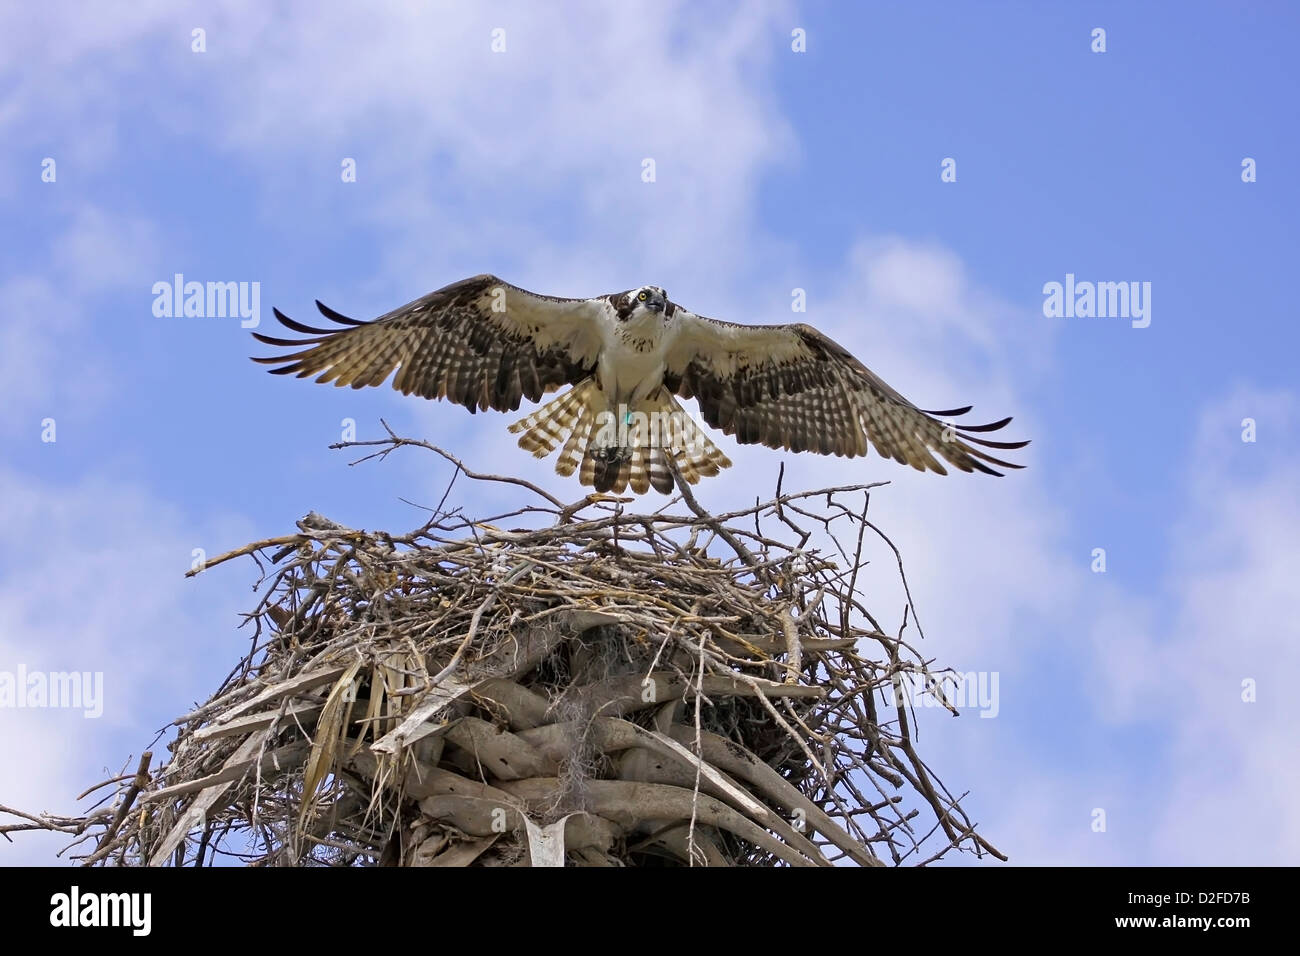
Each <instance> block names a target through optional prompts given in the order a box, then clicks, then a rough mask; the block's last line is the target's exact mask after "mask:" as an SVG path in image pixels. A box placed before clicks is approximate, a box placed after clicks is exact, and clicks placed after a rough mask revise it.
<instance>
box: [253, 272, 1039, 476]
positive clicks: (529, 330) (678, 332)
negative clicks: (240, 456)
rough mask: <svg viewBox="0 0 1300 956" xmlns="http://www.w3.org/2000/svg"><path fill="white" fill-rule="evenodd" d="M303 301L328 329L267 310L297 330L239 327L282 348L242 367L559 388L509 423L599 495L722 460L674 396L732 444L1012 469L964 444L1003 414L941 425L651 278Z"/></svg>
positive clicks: (534, 397) (425, 392)
mask: <svg viewBox="0 0 1300 956" xmlns="http://www.w3.org/2000/svg"><path fill="white" fill-rule="evenodd" d="M316 306H317V308H319V309H320V311H321V314H322V315H324V316H325V317H326V318H327V319H329V320H331V321H332V322H333V323H335V327H334V328H329V329H320V328H314V327H312V326H309V325H304V324H302V323H300V322H296V321H294V320H293V319H291V318H289V317H288V316H286V315H284V314H283V313H282V312H280V310H279V309H276V310H275V316H276V318H277V319H279V320H280V322H281V324H283V325H284V326H286V327H287V328H289V329H291V330H293V331H294V332H298V333H301V334H302V335H304V336H306V337H305V338H300V339H281V338H273V337H271V336H269V335H262V334H260V333H257V332H254V333H253V335H254V336H255V337H256V338H257V339H258V341H260V342H263V343H265V344H267V345H273V346H278V347H284V348H289V349H293V351H292V352H289V353H287V354H280V355H275V356H268V357H259V358H254V360H253V361H255V362H263V363H266V364H270V365H276V366H278V367H277V368H273V369H271V371H272V372H273V373H276V374H280V375H296V376H297V377H298V378H303V377H306V376H309V375H316V376H317V378H316V381H317V382H326V383H327V382H333V383H334V384H335V385H336V386H343V385H351V386H352V387H353V388H361V387H362V386H365V385H382V384H383V383H384V381H386V380H387V378H388V377H389V375H391V374H392V373H393V372H394V371H396V373H397V374H396V376H395V377H394V378H393V387H394V388H396V389H397V390H398V391H400V392H402V393H403V394H406V395H412V394H414V395H420V396H422V397H424V398H446V399H449V400H451V401H453V402H455V403H457V404H458V405H464V406H465V407H466V408H468V409H469V410H470V411H471V412H475V411H486V410H487V409H489V408H490V409H495V410H497V411H515V410H517V409H518V408H519V404H520V401H521V399H524V398H526V399H528V400H529V401H530V402H538V401H540V400H541V399H542V397H543V396H544V395H546V394H547V393H549V392H553V391H555V390H557V389H559V388H561V387H562V386H565V385H570V386H572V388H570V389H569V390H568V391H566V392H565V393H564V394H562V395H560V396H558V397H557V398H555V399H553V400H551V401H550V402H548V403H547V404H545V405H543V406H541V407H540V408H537V409H535V410H534V411H533V412H531V413H530V414H529V415H527V416H525V417H524V418H522V419H520V420H519V421H517V422H515V423H514V424H512V425H511V426H510V431H512V432H516V433H522V434H521V435H520V438H519V444H520V446H521V447H522V448H524V449H526V450H528V451H531V452H532V453H533V454H534V455H536V456H537V457H538V458H545V457H546V456H547V455H549V454H551V453H552V452H553V451H555V449H556V448H557V447H559V448H561V451H560V456H559V459H558V461H557V463H556V466H555V470H556V471H557V472H559V473H560V474H561V475H571V474H573V473H574V472H575V471H577V472H578V476H579V480H580V481H581V482H582V484H584V485H588V486H591V487H593V488H595V490H596V491H599V492H614V493H621V492H622V491H623V490H624V489H625V488H627V487H629V486H630V487H631V489H632V490H633V491H634V492H636V493H637V494H642V493H644V492H646V491H647V490H649V489H650V488H652V487H653V488H654V489H656V490H657V491H660V492H663V493H668V492H670V491H671V490H672V487H673V478H672V473H671V470H670V468H669V464H668V462H669V458H671V459H672V460H673V461H674V462H675V463H676V465H677V467H678V469H679V470H680V472H681V474H682V477H683V478H685V479H686V480H687V481H689V482H691V483H692V484H694V483H695V482H697V481H699V479H700V478H701V477H709V476H712V475H716V474H718V473H719V471H721V470H722V469H723V468H726V467H728V466H729V465H730V464H731V462H730V461H729V460H728V459H727V456H726V455H724V454H723V453H722V452H721V451H720V450H718V448H717V447H715V446H714V444H713V442H711V441H709V439H708V436H707V435H705V434H704V432H703V431H702V430H701V429H700V427H699V426H698V425H697V424H696V423H695V422H694V420H693V419H692V418H691V417H690V415H689V414H687V412H686V410H685V409H684V408H683V407H682V405H681V404H680V403H679V402H678V399H690V398H694V399H696V400H697V401H698V402H699V410H700V417H701V418H703V420H704V421H705V422H707V423H708V424H709V425H710V426H712V427H714V428H718V429H721V431H722V432H723V433H724V434H727V435H732V436H734V437H735V439H736V441H738V442H740V443H741V444H744V445H752V444H763V445H766V446H768V447H769V448H784V449H787V450H789V451H796V452H798V451H812V452H816V453H818V454H821V455H842V456H848V457H854V456H857V455H865V454H866V453H867V446H868V443H870V444H871V445H872V446H874V447H875V449H876V451H877V453H878V454H880V455H881V456H882V457H884V458H892V459H894V460H895V461H898V462H901V463H903V464H907V465H911V466H912V467H913V468H916V469H918V470H920V471H925V470H927V469H928V470H930V471H935V472H938V473H939V474H941V475H943V474H947V471H946V469H945V468H944V465H943V462H947V463H948V464H949V465H952V466H954V467H956V468H958V469H960V470H961V471H967V472H969V471H980V472H984V473H986V474H990V475H1001V474H1002V473H1001V472H999V471H996V470H995V469H994V468H992V467H990V466H991V465H996V466H999V467H1002V468H1020V467H1023V466H1021V465H1016V464H1012V463H1011V462H1008V461H1002V460H1001V459H998V458H994V457H993V456H992V455H990V454H988V453H987V452H985V451H982V450H981V448H991V449H997V450H1004V449H1006V450H1009V449H1015V448H1022V447H1024V446H1025V445H1027V444H1028V442H1024V441H1021V442H1001V441H991V440H989V439H987V438H982V437H977V436H978V435H982V434H985V433H988V432H993V431H997V430H998V429H1000V428H1002V427H1003V426H1005V425H1006V424H1007V423H1008V422H1009V421H1011V419H1010V418H1004V419H1002V420H1001V421H996V422H991V423H989V424H987V425H970V424H967V425H957V424H950V423H947V422H945V421H943V420H942V419H945V418H953V417H957V416H961V415H965V414H966V413H967V412H969V411H970V407H969V406H967V407H965V408H953V409H948V410H946V411H923V410H921V409H919V408H917V407H916V406H915V405H913V404H912V403H911V402H909V401H908V400H907V399H905V398H904V397H903V396H902V395H900V394H899V393H898V392H896V391H894V389H892V388H890V387H889V386H888V385H886V384H885V382H884V381H883V380H881V379H880V378H879V377H878V376H877V375H876V374H875V373H873V372H872V371H871V370H870V369H868V368H867V367H866V366H865V365H863V364H862V363H861V362H859V361H858V360H857V359H856V358H854V357H853V356H852V355H850V354H849V353H848V351H846V350H845V349H844V348H843V347H841V346H840V345H839V344H837V343H836V342H833V341H831V340H830V339H829V338H827V337H826V336H825V335H823V334H822V333H820V332H818V331H817V330H816V329H814V328H812V327H811V326H809V325H802V324H793V325H738V324H736V323H733V322H723V321H720V320H718V319H710V318H706V317H705V316H702V315H696V314H695V313H693V312H690V311H688V310H686V309H684V308H682V307H681V306H679V305H677V304H676V303H675V302H673V301H671V300H670V299H669V298H668V296H667V294H666V293H665V292H664V290H663V289H661V288H659V287H658V286H642V287H640V288H639V289H632V290H630V291H627V292H617V293H612V294H610V295H602V296H597V297H595V298H591V299H563V298H558V297H555V296H549V295H538V294H537V293H535V292H529V291H527V290H526V289H521V288H519V287H517V286H513V285H511V284H510V283H508V282H504V281H502V280H501V279H498V278H497V277H496V276H492V275H480V276H475V277H474V278H472V279H465V280H463V281H461V282H456V283H453V284H452V285H449V286H446V287H445V288H442V289H438V290H437V291H436V292H430V293H429V294H428V295H426V296H424V297H423V298H420V299H416V300H415V301H414V302H410V303H408V304H406V305H404V306H402V307H401V308H399V309H395V310H394V311H392V312H389V313H388V314H387V315H382V316H380V317H379V318H377V319H375V320H374V321H372V322H362V321H358V320H357V319H350V318H348V317H347V316H344V315H340V314H339V313H338V312H335V311H334V310H333V309H331V308H329V307H328V306H325V305H322V304H321V303H320V302H319V301H318V302H317V303H316ZM976 446H978V447H976Z"/></svg>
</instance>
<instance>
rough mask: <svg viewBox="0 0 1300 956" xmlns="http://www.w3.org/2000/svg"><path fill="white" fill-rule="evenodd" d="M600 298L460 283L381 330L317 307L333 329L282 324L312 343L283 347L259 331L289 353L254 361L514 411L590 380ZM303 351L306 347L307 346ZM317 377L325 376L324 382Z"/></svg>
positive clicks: (411, 306) (489, 279)
mask: <svg viewBox="0 0 1300 956" xmlns="http://www.w3.org/2000/svg"><path fill="white" fill-rule="evenodd" d="M603 301H604V300H600V299H560V298H554V297H552V296H547V295H537V294H536V293H534V292H529V291H527V290H526V289H520V288H519V287H518V286H513V285H511V284H510V283H508V282H503V281H502V280H500V279H498V278H497V277H496V276H492V275H481V276H475V277H474V278H472V279H465V280H463V281H461V282H456V283H453V284H452V285H449V286H446V287H445V288H442V289H439V290H437V291H436V292H430V293H429V294H428V295H426V296H424V297H423V298H421V299H416V300H415V301H414V302H410V303H407V304H406V305H404V306H402V307H401V308H400V309H395V310H394V311H392V312H389V313H388V314H387V315H382V316H380V317H379V318H377V319H375V320H374V321H373V322H360V321H358V320H356V319H350V318H348V317H347V316H344V315H340V314H339V313H337V312H335V311H334V310H333V309H331V308H329V307H328V306H325V305H322V304H321V303H320V302H317V303H316V307H317V308H318V309H320V311H321V314H322V315H324V316H325V317H326V318H327V319H330V320H332V321H333V322H334V323H336V326H337V327H335V328H331V329H318V328H313V327H312V326H310V325H303V324H302V323H301V322H295V321H294V320H293V319H291V318H289V317H288V316H287V315H285V314H283V313H282V312H281V311H280V310H279V309H276V310H275V317H276V318H277V319H279V320H280V324H281V325H284V326H285V327H286V328H289V329H292V330H293V331H294V332H300V333H303V334H304V335H306V336H308V337H307V338H302V339H278V338H272V337H271V336H269V335H262V334H260V333H257V332H254V333H253V337H254V338H256V339H257V340H258V341H259V342H264V343H266V344H267V345H275V346H281V347H284V348H291V349H294V350H295V351H292V352H290V353H288V354H281V355H274V356H268V357H264V358H254V359H253V361H254V362H262V363H264V364H267V365H278V366H279V367H278V368H273V369H271V372H272V373H274V374H276V375H296V376H297V377H298V378H305V377H306V376H308V375H317V378H316V381H317V382H333V383H334V384H335V385H336V386H343V385H351V386H352V387H353V388H361V387H363V386H365V385H382V384H383V383H384V381H385V380H386V379H387V378H388V376H389V375H390V374H392V373H393V372H394V371H395V370H396V372H397V375H396V376H395V377H394V378H393V387H394V388H395V389H397V390H398V391H399V392H402V393H403V394H406V395H420V396H422V397H424V398H447V399H450V400H451V401H453V402H456V403H457V404H458V405H464V406H465V407H466V408H468V409H469V410H470V411H471V412H473V411H481V410H486V409H489V408H492V409H496V410H497V411H514V410H515V409H517V408H518V407H519V402H520V399H521V398H527V399H528V400H529V401H534V402H535V401H537V400H538V399H540V398H541V397H542V395H544V394H545V393H547V392H550V391H554V390H555V389H557V388H559V387H560V386H561V385H565V384H569V383H573V382H578V381H581V380H582V379H584V378H586V377H587V376H588V375H589V374H591V372H592V370H593V369H594V368H595V365H596V359H597V355H598V352H599V350H600V341H601V339H600V327H601V322H602V321H603V319H602V317H601V303H602V302H603ZM303 346H306V347H305V348H304V347H303ZM317 373H319V374H317Z"/></svg>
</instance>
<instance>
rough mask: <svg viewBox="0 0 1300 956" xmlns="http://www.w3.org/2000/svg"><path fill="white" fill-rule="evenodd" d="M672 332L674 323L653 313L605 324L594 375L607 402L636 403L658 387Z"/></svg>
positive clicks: (662, 375) (613, 319)
mask: <svg viewBox="0 0 1300 956" xmlns="http://www.w3.org/2000/svg"><path fill="white" fill-rule="evenodd" d="M675 331H676V329H675V323H672V322H669V323H665V322H664V320H663V318H662V317H661V316H658V315H655V314H653V313H646V315H645V316H644V317H642V318H640V319H632V320H630V321H628V322H619V321H618V319H616V318H611V319H610V320H609V322H607V323H606V325H605V336H604V338H605V347H604V348H603V349H602V351H601V355H600V364H599V367H598V369H597V376H598V378H599V381H600V388H601V391H603V392H604V393H605V395H606V396H607V397H608V398H609V400H610V401H611V402H613V403H619V402H627V403H631V402H636V401H640V400H641V399H643V398H645V397H646V396H647V395H648V394H650V393H651V392H653V391H654V390H655V389H656V388H658V387H659V385H660V384H661V383H662V382H663V378H664V367H665V365H664V358H665V356H666V355H667V354H668V346H669V344H670V343H671V341H672V338H673V333H674V332H675Z"/></svg>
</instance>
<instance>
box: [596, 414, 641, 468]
mask: <svg viewBox="0 0 1300 956" xmlns="http://www.w3.org/2000/svg"><path fill="white" fill-rule="evenodd" d="M596 422H597V427H598V429H599V430H598V432H597V440H596V441H595V442H593V443H592V444H591V446H589V447H588V451H589V453H590V455H591V457H592V458H594V459H596V461H600V462H606V463H609V464H613V465H617V464H622V463H623V462H625V461H631V460H632V453H633V447H632V442H631V439H630V435H631V433H632V430H633V422H634V419H633V415H632V412H631V411H630V410H629V409H628V406H627V405H625V404H623V403H619V404H618V405H616V406H614V407H613V408H611V409H610V410H609V411H606V412H601V413H600V414H599V415H597V416H596Z"/></svg>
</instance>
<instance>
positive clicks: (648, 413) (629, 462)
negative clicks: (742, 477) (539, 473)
mask: <svg viewBox="0 0 1300 956" xmlns="http://www.w3.org/2000/svg"><path fill="white" fill-rule="evenodd" d="M610 411H611V410H610V408H609V406H608V402H607V401H606V399H605V396H604V395H603V394H602V393H601V391H600V388H599V386H598V385H597V384H596V381H595V380H594V379H588V380H587V381H585V382H580V383H579V384H577V385H575V386H574V387H573V388H571V389H570V390H569V391H567V392H565V393H564V394H563V395H561V396H559V397H558V398H555V399H553V400H552V401H550V402H548V403H547V404H545V405H543V406H541V407H540V408H537V409H535V410H533V411H532V412H531V413H529V414H528V415H526V416H524V417H523V418H521V419H519V420H518V421H516V422H514V423H513V424H512V425H511V426H510V431H511V432H512V433H515V434H519V447H520V448H523V449H524V450H525V451H529V452H532V454H533V455H535V456H536V457H538V458H545V457H546V456H548V455H550V454H551V453H552V452H554V451H555V450H556V449H557V448H559V449H560V454H559V457H558V459H557V460H556V463H555V471H556V473H557V474H560V475H564V476H569V475H572V474H573V473H574V472H575V471H576V472H577V473H578V481H579V482H581V483H582V484H583V485H586V486H587V487H589V488H594V489H595V490H596V491H599V492H610V493H613V494H622V493H623V491H625V490H626V489H628V488H631V490H632V491H633V492H634V493H635V494H638V495H640V494H645V493H646V492H647V491H649V490H650V489H651V488H653V489H655V490H656V491H658V492H660V493H661V494H671V493H672V490H673V475H672V470H671V468H670V466H669V459H670V456H671V460H672V461H673V462H675V463H676V465H677V468H678V469H679V470H680V471H681V473H682V477H683V478H684V479H685V480H686V481H688V482H690V483H691V484H696V483H697V482H698V481H699V480H700V479H701V478H710V477H712V476H714V475H717V474H718V473H719V472H721V471H722V469H723V468H729V467H730V466H731V461H730V459H728V458H727V456H726V455H724V454H723V453H722V451H721V450H720V449H719V448H718V447H717V446H716V445H714V444H713V442H712V441H710V440H709V437H708V436H707V435H706V434H705V433H704V432H703V430H701V429H700V427H699V426H698V425H696V424H695V421H694V420H693V419H692V418H691V417H690V416H689V415H688V414H687V413H686V410H685V409H684V408H682V406H681V405H680V404H679V403H678V402H677V400H676V398H674V397H673V396H672V394H670V393H669V392H668V391H667V390H666V389H662V388H661V389H660V390H659V391H658V392H656V393H655V395H654V396H653V397H652V398H650V399H648V400H646V401H645V402H642V403H640V404H639V405H638V407H637V408H636V409H635V411H636V412H638V413H640V414H636V415H634V416H632V418H631V421H630V422H628V423H627V428H626V431H624V432H623V434H622V435H620V436H619V440H620V441H625V442H626V443H627V446H628V447H627V448H626V449H623V451H624V454H609V452H611V451H617V449H610V448H606V447H605V444H604V443H606V442H608V441H609V434H608V430H607V428H605V427H601V413H602V412H604V413H609V412H610Z"/></svg>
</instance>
